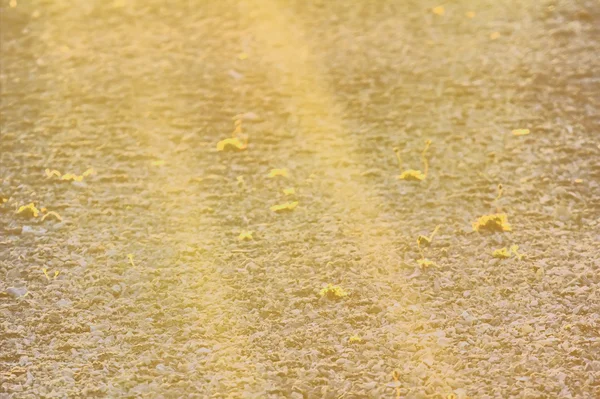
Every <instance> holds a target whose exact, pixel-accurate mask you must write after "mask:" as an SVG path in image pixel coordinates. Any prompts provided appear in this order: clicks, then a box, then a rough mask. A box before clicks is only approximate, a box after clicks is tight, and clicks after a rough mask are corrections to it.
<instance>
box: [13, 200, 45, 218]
mask: <svg viewBox="0 0 600 399" xmlns="http://www.w3.org/2000/svg"><path fill="white" fill-rule="evenodd" d="M17 214H20V215H22V216H27V217H34V218H36V217H38V216H39V214H40V211H39V209H37V208H36V207H35V205H34V203H33V202H31V203H29V204H27V205H23V206H21V207H19V209H18V210H17Z"/></svg>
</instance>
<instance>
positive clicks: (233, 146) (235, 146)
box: [217, 137, 247, 151]
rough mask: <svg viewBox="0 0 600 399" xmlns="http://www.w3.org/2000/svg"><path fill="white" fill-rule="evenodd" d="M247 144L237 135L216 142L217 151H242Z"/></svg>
mask: <svg viewBox="0 0 600 399" xmlns="http://www.w3.org/2000/svg"><path fill="white" fill-rule="evenodd" d="M246 147H247V145H246V144H245V143H242V141H241V140H240V139H238V138H237V137H232V138H228V139H225V140H221V141H219V142H218V143H217V151H243V150H245V149H246Z"/></svg>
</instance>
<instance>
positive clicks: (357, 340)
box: [348, 335, 365, 344]
mask: <svg viewBox="0 0 600 399" xmlns="http://www.w3.org/2000/svg"><path fill="white" fill-rule="evenodd" d="M363 342H365V340H364V339H362V338H361V337H359V336H358V335H353V336H351V337H350V338H348V343H351V344H362V343H363Z"/></svg>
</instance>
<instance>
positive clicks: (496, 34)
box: [490, 32, 500, 40]
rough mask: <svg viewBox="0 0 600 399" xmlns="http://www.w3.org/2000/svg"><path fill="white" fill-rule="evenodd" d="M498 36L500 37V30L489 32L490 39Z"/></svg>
mask: <svg viewBox="0 0 600 399" xmlns="http://www.w3.org/2000/svg"><path fill="white" fill-rule="evenodd" d="M499 37H500V32H492V33H491V34H490V39H491V40H496V39H497V38H499Z"/></svg>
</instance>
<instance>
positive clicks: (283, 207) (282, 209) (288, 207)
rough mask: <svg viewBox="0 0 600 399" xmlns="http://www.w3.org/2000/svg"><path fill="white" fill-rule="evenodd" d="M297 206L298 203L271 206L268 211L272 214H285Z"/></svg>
mask: <svg viewBox="0 0 600 399" xmlns="http://www.w3.org/2000/svg"><path fill="white" fill-rule="evenodd" d="M297 206H298V201H294V202H286V203H285V204H278V205H273V206H272V207H271V208H270V209H271V210H272V211H273V212H286V211H293V210H294V208H295V207H297Z"/></svg>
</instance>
